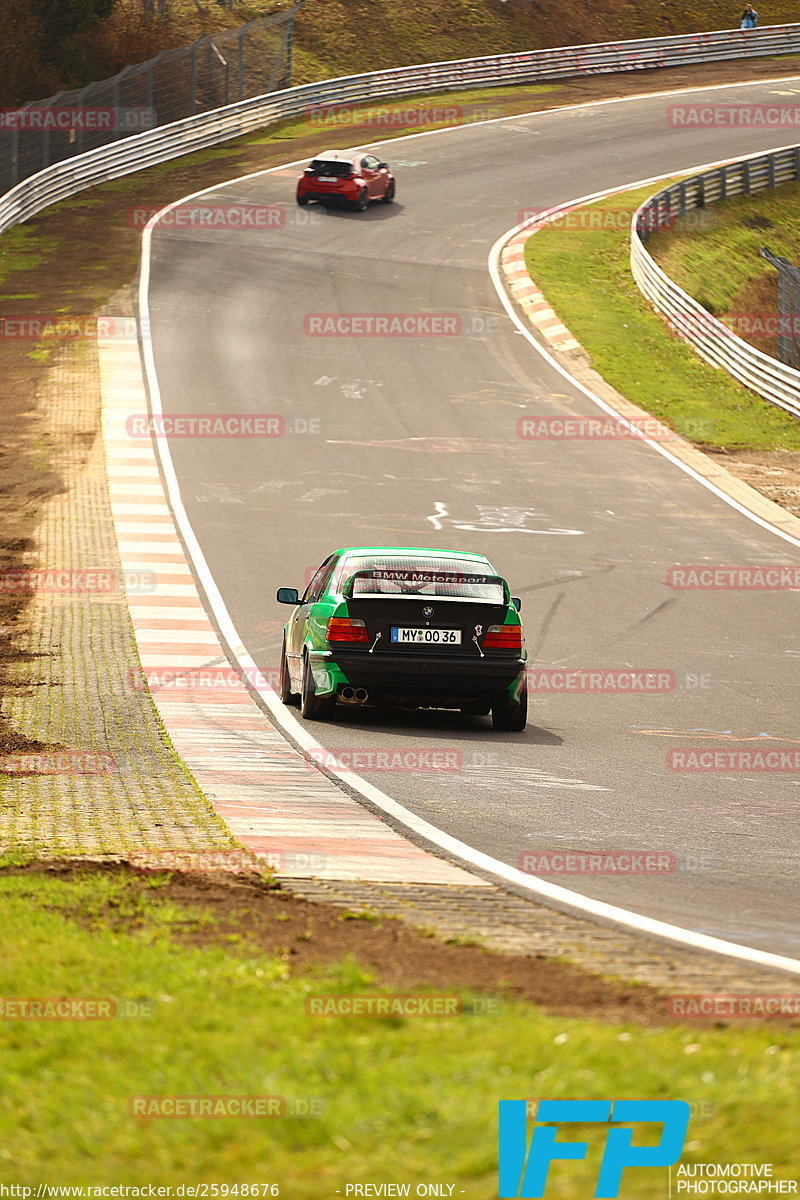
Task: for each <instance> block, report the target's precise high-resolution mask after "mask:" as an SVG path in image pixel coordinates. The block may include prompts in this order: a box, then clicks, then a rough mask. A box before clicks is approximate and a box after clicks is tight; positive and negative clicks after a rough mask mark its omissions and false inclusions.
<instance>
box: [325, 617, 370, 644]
mask: <svg viewBox="0 0 800 1200" xmlns="http://www.w3.org/2000/svg"><path fill="white" fill-rule="evenodd" d="M325 636H326V638H327V639H328V641H329V642H368V641H369V634H368V633H367V627H366V625H365V624H364V622H363V621H359V620H358V618H357V617H354V618H353V619H352V620H351V619H350V617H331V619H330V620H329V621H328V632H327V633H326V634H325Z"/></svg>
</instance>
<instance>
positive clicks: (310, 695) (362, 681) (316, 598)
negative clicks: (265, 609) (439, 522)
mask: <svg viewBox="0 0 800 1200" xmlns="http://www.w3.org/2000/svg"><path fill="white" fill-rule="evenodd" d="M277 598H278V600H279V602H280V603H281V604H291V605H292V606H293V607H294V612H293V613H292V615H291V617H290V618H289V620H288V622H287V623H286V626H285V628H284V636H283V646H282V648H281V666H280V683H279V693H280V698H281V700H282V701H283V703H284V704H295V703H297V702H298V701H299V703H300V711H301V714H302V715H303V716H304V717H307V718H308V719H309V720H325V719H330V718H332V717H333V715H334V710H335V707H336V704H337V702H339V703H343V704H377V705H390V706H391V705H394V706H400V707H403V708H455V709H460V710H461V712H463V713H469V714H474V715H487V714H488V713H490V712H491V714H492V722H493V724H494V727H495V729H505V730H512V731H520V730H522V729H524V728H525V722H526V720H527V712H528V694H527V690H526V687H525V664H526V661H527V651H526V650H525V643H524V638H523V634H522V625H521V624H520V619H519V609H520V601H519V600H518V599H516V598H515V597H513V596H511V594H510V593H509V588H508V584H507V583H506V581H505V579H503V578H501V576H499V575H497V574H496V573H495V570H494V568H493V567H492V565H491V563H490V562H489V561H488V559H486V558H484V557H483V555H482V554H468V553H462V552H459V551H453V550H431V549H426V548H421V547H416V546H350V547H347V548H346V549H343V550H335V551H334V552H333V554H330V555H329V556H328V557H327V558H326V559H325V561H324V562H323V563H322V565H321V567H320V568H319V570H318V571H317V572H316V574H315V575H314V577H313V579H312V580H311V582H310V584H309V585H308V587H307V588H306V590H305V593H304V595H303V596H302V598H301V597H300V595H299V593H298V591H297V590H296V589H295V588H288V587H284V588H279V589H278V595H277Z"/></svg>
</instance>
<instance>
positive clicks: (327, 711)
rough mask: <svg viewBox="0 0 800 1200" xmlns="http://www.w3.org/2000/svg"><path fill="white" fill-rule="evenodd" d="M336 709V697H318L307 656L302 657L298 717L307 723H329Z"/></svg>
mask: <svg viewBox="0 0 800 1200" xmlns="http://www.w3.org/2000/svg"><path fill="white" fill-rule="evenodd" d="M335 708H336V696H335V695H332V696H318V695H317V693H316V691H315V689H314V673H313V671H312V670H311V663H310V662H309V661H308V655H307V654H304V655H303V691H302V693H301V695H300V716H301V717H305V719H306V720H307V721H329V720H330V719H331V717H332V716H333V710H334V709H335Z"/></svg>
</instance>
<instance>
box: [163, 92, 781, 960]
mask: <svg viewBox="0 0 800 1200" xmlns="http://www.w3.org/2000/svg"><path fill="white" fill-rule="evenodd" d="M792 91H794V92H796V93H797V94H800V80H798V81H793V80H781V81H780V82H779V83H764V82H761V83H759V84H758V85H744V84H736V85H730V86H728V87H726V88H724V89H717V90H714V91H708V92H704V91H703V90H698V91H696V92H693V93H692V94H691V96H690V97H687V96H683V97H681V102H682V103H683V102H688V101H691V102H692V103H695V102H696V103H699V104H703V103H706V102H707V101H714V102H715V103H719V102H722V101H727V102H730V101H737V100H741V101H746V102H752V103H759V102H771V103H775V102H776V101H777V100H778V99H779V98H784V99H786V98H787V93H791V92H792ZM671 103H672V101H671V99H670V98H669V97H664V96H662V97H659V96H648V97H642V98H638V99H635V100H632V101H628V102H625V103H602V104H598V105H593V106H591V107H588V108H584V109H577V110H563V111H560V112H554V113H550V114H537V115H533V116H529V117H519V116H516V117H510V118H508V119H507V120H504V121H501V122H494V123H491V124H486V125H474V126H470V127H465V128H461V129H455V130H450V131H447V132H444V133H439V134H434V135H427V136H424V137H419V136H418V137H411V138H406V139H403V140H402V141H396V142H393V143H390V144H386V145H385V147H384V148H383V149H382V150H381V155H382V156H383V155H385V156H386V157H387V158H388V160H389V162H390V163H391V164H392V166H393V168H394V169H395V171H396V174H397V178H398V200H397V203H396V204H394V205H391V206H384V205H380V204H379V205H375V206H372V207H371V208H370V210H369V211H367V212H366V213H363V214H357V213H350V212H338V211H334V210H331V211H330V212H329V213H327V214H325V213H323V212H322V211H321V210H319V209H313V208H312V209H309V210H302V211H301V210H298V209H296V208H295V206H294V201H293V196H294V177H295V176H296V171H295V169H291V170H288V171H284V172H271V173H267V174H263V175H261V176H259V177H255V178H251V179H249V180H246V181H240V182H238V183H236V184H235V185H233V186H230V187H226V188H224V189H221V190H220V191H219V192H218V193H215V192H211V193H207V194H206V196H205V197H204V198H205V199H215V198H216V199H219V200H220V201H221V202H224V203H225V204H231V203H239V202H243V203H253V204H258V205H263V204H278V205H285V206H286V214H287V219H286V223H285V224H284V225H283V226H282V227H281V228H274V229H272V230H252V231H248V232H244V231H240V230H234V229H231V230H220V229H214V230H200V229H178V228H174V227H171V226H169V225H167V224H162V225H161V226H159V227H157V228H156V230H155V234H154V238H153V260H152V278H151V286H150V314H151V319H152V336H153V346H154V354H155V362H156V367H157V372H158V379H159V384H160V390H161V396H162V402H163V406H164V411H165V413H167V414H180V413H204V414H214V413H244V412H246V413H253V414H263V413H268V414H280V415H281V416H282V417H283V418H284V419H285V422H286V426H287V428H288V429H289V430H290V432H289V433H288V434H287V435H286V436H283V437H280V438H275V439H263V438H239V439H234V438H226V439H207V440H203V439H180V438H174V439H172V440H171V451H172V456H173V460H174V463H175V469H176V472H177V476H178V479H179V482H180V488H181V494H182V498H183V502H184V504H185V506H186V510H187V512H188V515H189V518H190V521H191V524H192V526H193V528H194V531H195V533H196V534H197V536H198V538H199V540H200V543H201V545H202V548H203V551H204V554H205V556H206V559H207V561H208V563H209V565H210V568H211V570H212V572H213V575H214V578H215V580H216V583H217V586H218V587H219V589H220V591H221V593H222V595H223V598H224V600H225V603H226V605H227V608H228V610H229V612H230V614H231V616H232V618H233V620H234V623H235V624H236V627H237V629H238V631H239V633H240V635H241V637H242V639H243V641H244V643H245V645H246V647H247V648H248V650H249V651H250V653H251V654H252V655H253V657H254V658H255V659H256V661H257V662H258V664H259V666H260V667H261V668H262V669H263V670H265V671H267V670H271V669H272V670H274V668H275V667H276V666H277V663H278V652H279V646H280V631H281V625H282V622H283V621H284V620H285V618H286V616H287V615H288V611H289V610H288V609H284V608H282V607H281V606H279V605H278V604H277V603H275V601H274V595H275V589H276V587H277V586H278V585H287V586H298V587H300V588H301V589H302V587H303V586H304V583H305V581H306V579H307V572H308V571H309V569H310V568H313V567H314V566H315V565H317V564H318V563H319V562H321V561H322V559H323V557H325V556H326V555H327V554H328V553H329V551H330V550H331V549H333V548H335V547H337V546H341V545H350V544H359V543H364V544H368V543H384V544H398V545H402V544H411V545H414V544H416V545H433V546H442V547H445V548H451V549H456V548H462V549H472V550H476V551H480V552H482V553H485V554H487V555H488V556H489V558H490V559H491V560H492V562H493V563H494V564H495V566H496V568H497V570H498V571H499V572H500V573H502V574H503V575H505V576H506V577H507V578H508V579H509V581H510V582H511V586H512V591H513V592H514V593H516V594H519V595H520V596H521V597H522V600H523V609H522V616H523V619H524V621H525V626H526V633H527V638H528V646H529V650H530V653H531V658H532V662H533V663H534V664H535V665H538V666H548V665H554V666H555V665H558V666H566V667H569V668H571V669H577V668H591V667H604V668H615V667H616V668H623V667H630V668H636V669H659V670H662V671H672V672H674V673H675V677H676V687H675V689H674V690H673V691H671V692H669V693H666V694H651V695H624V694H623V695H609V694H592V693H586V694H584V693H581V694H569V695H564V694H540V695H538V696H535V697H532V705H531V711H530V719H529V725H528V729H527V731H526V732H525V733H524V734H522V735H519V734H509V733H495V732H493V731H492V728H491V724H490V721H489V719H488V718H477V717H475V718H464V717H461V716H458V715H455V714H445V713H421V714H414V715H399V716H398V715H397V714H388V713H378V712H376V711H374V710H370V709H366V708H365V709H358V710H355V709H347V710H345V711H343V712H342V713H341V716H340V718H339V719H338V720H337V721H336V722H335V723H334V724H330V725H323V724H319V723H314V724H313V732H314V734H315V736H317V737H318V738H319V739H320V740H321V741H322V743H323V744H324V745H326V746H329V747H331V748H350V749H353V748H362V747H364V748H366V747H370V748H377V747H381V748H383V747H385V748H389V749H408V748H416V749H431V748H449V749H455V750H457V751H458V752H459V753H460V755H461V756H462V758H461V761H462V766H461V769H460V770H457V771H451V772H442V771H437V772H435V773H430V772H428V773H425V772H417V773H411V772H403V773H399V772H398V773H394V774H392V775H391V777H387V775H386V774H385V773H381V772H379V771H375V772H372V773H370V772H368V771H366V772H362V773H363V774H364V775H365V777H366V778H368V779H370V780H371V781H372V782H373V783H375V784H376V785H377V786H378V787H380V788H382V789H383V790H384V791H386V792H388V793H389V794H390V795H391V796H393V797H394V798H395V799H397V800H399V801H401V802H402V803H403V804H405V805H406V806H407V807H409V808H411V809H412V810H413V811H414V812H416V813H419V814H420V815H421V816H423V817H425V818H426V819H427V820H429V821H431V822H432V823H433V824H435V825H437V826H439V828H441V829H443V830H446V831H447V832H449V833H451V834H453V835H455V836H457V837H459V838H460V839H462V840H463V841H465V842H467V843H469V844H470V845H472V846H475V847H477V848H479V849H481V850H483V851H485V852H487V853H489V854H492V855H493V856H495V857H496V858H498V859H501V860H502V861H504V862H507V863H511V864H513V865H519V856H520V855H522V854H524V853H527V852H541V851H554V850H564V849H570V850H578V851H597V850H612V851H613V850H623V849H625V850H635V851H644V850H655V851H660V852H662V853H666V854H671V855H674V856H675V862H674V867H675V869H674V870H670V871H669V872H667V873H664V874H659V875H629V876H608V875H600V876H597V875H592V876H585V875H578V876H574V875H570V876H555V877H553V881H554V882H557V883H561V884H563V885H564V886H567V887H571V888H574V889H576V890H578V891H581V892H583V893H584V894H586V895H589V896H593V897H596V898H599V899H602V900H605V901H608V902H609V903H612V904H617V905H621V906H623V907H625V908H630V909H633V910H635V911H637V912H640V913H644V914H646V915H648V916H652V917H658V918H660V919H662V920H666V921H670V922H674V923H676V924H678V925H681V926H684V927H686V928H689V929H693V930H697V931H701V932H704V933H711V934H714V935H716V936H718V937H722V938H726V939H729V940H732V941H736V942H741V943H744V944H746V945H749V946H753V947H757V948H759V949H762V950H772V951H775V952H778V953H782V954H785V955H790V956H794V957H798V956H800V897H799V896H798V888H797V878H798V866H799V865H800V839H798V837H797V826H798V822H797V810H798V805H800V775H798V774H797V773H795V774H787V773H783V774H777V773H763V774H741V773H735V772H728V773H725V772H713V773H699V774H687V773H679V772H675V771H673V770H670V769H669V768H668V766H667V761H666V756H667V752H668V751H669V750H671V749H676V748H686V747H703V748H706V749H707V748H721V749H730V748H741V749H748V748H749V749H752V748H754V747H756V748H764V747H774V746H783V747H786V746H792V745H794V746H800V734H799V733H798V724H797V676H798V665H800V645H799V643H798V628H800V620H799V619H798V615H799V614H798V595H797V592H793V591H785V590H784V591H772V592H769V591H742V590H728V591H681V590H674V589H672V588H670V587H669V586H668V585H667V583H666V573H667V571H668V569H669V568H670V567H671V566H673V565H675V564H697V563H709V564H725V565H730V564H737V565H738V564H775V565H786V564H795V565H797V564H799V563H800V549H798V548H797V547H794V546H792V545H790V544H787V543H786V542H784V541H782V540H780V539H779V538H778V537H776V536H775V535H773V534H771V533H770V532H768V531H766V530H764V529H762V528H760V527H759V526H758V525H757V524H755V523H754V522H753V521H751V520H749V519H748V518H747V517H745V516H743V515H741V514H740V513H737V512H736V511H735V510H734V509H733V508H731V507H730V506H729V505H727V504H725V503H724V502H723V501H722V500H720V499H719V498H717V497H716V496H714V495H713V494H712V493H711V492H710V491H708V490H707V489H706V488H704V487H703V486H702V485H701V484H699V483H698V482H696V481H695V480H693V479H692V478H690V477H689V476H687V475H686V474H684V473H683V472H681V471H680V470H679V469H678V468H677V467H676V466H675V465H674V464H673V463H671V462H670V461H669V460H668V459H666V458H664V457H663V456H662V455H660V454H658V453H657V452H656V451H655V450H653V449H652V448H650V447H648V446H647V445H643V444H640V443H637V442H632V441H623V440H615V441H604V442H602V443H598V442H592V441H577V440H552V441H541V440H538V441H535V442H534V441H526V440H523V439H520V438H519V437H518V436H517V432H516V430H517V420H518V418H519V417H520V416H530V415H559V414H583V415H597V409H596V408H595V407H594V406H593V405H592V404H591V402H590V401H589V400H588V399H586V398H585V397H584V396H583V395H582V394H581V393H580V392H579V391H577V390H576V389H575V388H573V387H572V386H571V385H570V384H569V383H568V382H567V381H566V380H565V379H564V378H563V377H562V376H561V375H559V374H558V373H556V372H555V371H554V370H553V368H552V367H551V366H549V365H548V363H547V362H546V361H545V360H544V359H543V358H542V357H541V356H540V355H539V354H538V353H537V352H536V351H535V350H534V349H533V348H532V347H531V345H530V344H529V343H528V341H527V340H526V339H525V338H524V337H523V336H522V335H521V334H520V333H519V332H518V331H517V330H516V329H515V327H514V325H513V323H512V322H511V321H510V320H509V319H508V318H507V317H506V316H505V314H504V312H503V309H502V306H501V304H500V301H499V299H498V297H497V295H496V293H495V290H494V288H493V285H492V283H491V280H490V277H489V274H488V271H487V255H488V252H489V249H490V247H491V246H492V244H493V243H494V242H495V240H496V239H497V238H498V237H500V235H501V234H503V233H504V232H505V231H506V230H508V229H510V228H511V227H512V226H514V225H515V224H516V223H517V221H518V219H519V217H518V214H519V212H520V210H523V209H530V208H543V207H548V206H551V205H555V204H558V203H561V202H566V201H569V200H571V199H573V198H574V197H577V196H581V195H584V194H587V193H592V192H595V191H597V190H600V189H603V188H610V187H616V186H618V185H621V184H625V183H627V182H633V181H636V180H638V179H643V178H647V177H650V176H654V175H660V174H663V173H665V172H668V171H679V170H683V169H688V168H691V167H693V166H695V165H698V164H702V163H706V162H710V161H715V160H718V159H721V158H723V157H726V156H730V157H734V156H737V155H743V154H747V153H754V152H757V151H759V150H761V149H769V148H773V147H775V146H778V145H781V144H784V142H789V141H791V140H792V133H793V131H792V130H776V131H769V130H766V131H765V130H762V129H742V128H716V129H707V128H700V129H697V128H693V129H688V128H682V127H675V126H671V125H670V124H669V123H668V120H667V108H668V106H669V105H670V104H671ZM330 141H331V134H330V133H327V132H323V133H321V137H320V142H321V146H320V148H321V149H324V148H327V147H328V144H329V143H330ZM580 252H581V235H580V233H579V232H576V234H575V239H574V249H573V253H575V254H580ZM387 312H391V313H418V312H439V313H446V314H458V315H459V316H460V317H461V319H462V329H463V332H462V333H461V334H460V335H458V336H452V337H417V338H406V337H391V338H389V337H361V338H353V337H320V336H310V335H309V334H307V333H306V332H305V329H306V324H305V319H306V317H307V316H308V315H309V314H315V313H316V314H319V313H387Z"/></svg>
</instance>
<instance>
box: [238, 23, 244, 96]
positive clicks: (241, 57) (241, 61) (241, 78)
mask: <svg viewBox="0 0 800 1200" xmlns="http://www.w3.org/2000/svg"><path fill="white" fill-rule="evenodd" d="M244 35H245V31H244V29H240V30H239V45H238V46H237V48H236V49H237V62H236V77H237V80H238V82H237V85H236V87H237V91H238V93H239V99H240V100H244Z"/></svg>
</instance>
